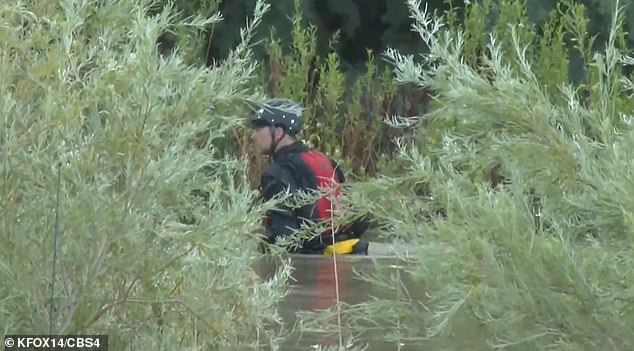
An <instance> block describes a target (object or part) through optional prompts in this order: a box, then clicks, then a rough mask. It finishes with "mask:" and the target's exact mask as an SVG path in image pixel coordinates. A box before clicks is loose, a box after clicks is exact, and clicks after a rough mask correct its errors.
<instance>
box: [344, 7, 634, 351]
mask: <svg viewBox="0 0 634 351" xmlns="http://www.w3.org/2000/svg"><path fill="white" fill-rule="evenodd" d="M525 5H526V4H525V2H523V1H516V0H506V1H499V2H496V3H495V4H494V3H493V2H492V1H484V2H475V1H474V2H471V5H469V6H468V10H467V15H466V16H465V17H464V18H463V19H458V18H457V17H456V16H453V15H452V13H451V12H448V13H445V14H444V15H441V14H437V15H436V16H431V15H430V13H429V12H427V11H425V10H422V9H421V4H420V1H417V0H409V1H408V6H409V7H410V11H411V15H412V19H413V20H414V24H413V29H414V30H416V32H417V33H418V34H420V36H421V38H422V39H423V40H424V41H425V43H426V44H427V45H428V47H429V52H428V53H427V54H424V55H422V62H417V61H415V60H414V57H413V56H405V55H400V54H399V53H398V52H397V51H395V50H388V51H387V53H386V56H387V58H388V59H389V60H390V62H392V63H393V64H394V67H395V74H396V79H397V81H398V82H399V83H408V84H416V85H418V86H420V87H423V88H427V89H431V90H432V91H433V93H434V104H433V106H432V110H431V111H430V113H429V114H427V115H426V116H424V119H422V122H421V124H420V127H419V133H417V134H418V135H417V140H416V141H415V142H412V143H406V142H402V143H401V147H400V148H399V149H400V151H401V157H400V159H402V160H406V161H407V162H408V165H409V171H408V172H407V174H404V175H402V176H400V177H391V178H387V177H386V178H385V179H379V180H378V181H371V182H367V183H364V184H362V183H358V184H356V186H357V187H358V192H357V194H356V195H355V196H357V197H361V196H365V197H366V199H367V202H366V207H367V208H368V209H370V210H372V211H373V212H374V213H375V214H376V215H377V217H378V218H379V219H380V220H381V221H382V222H384V223H385V224H386V227H387V228H389V230H387V231H386V232H385V233H383V235H384V236H385V237H386V238H389V240H391V241H394V242H396V243H399V242H404V243H407V245H406V248H407V250H408V252H409V255H405V254H403V258H404V259H406V262H407V267H408V268H407V269H406V270H405V272H406V273H402V274H403V275H404V276H403V279H405V278H407V279H408V280H413V281H414V282H415V284H413V285H412V286H416V287H424V291H425V293H424V294H423V293H422V292H421V291H415V290H410V291H408V290H407V289H405V288H404V287H403V284H400V283H399V280H398V279H396V280H395V279H394V276H393V275H392V274H393V271H392V270H385V269H380V270H379V273H376V274H374V275H372V276H369V277H366V279H369V280H371V281H373V282H374V283H375V284H376V285H377V286H380V287H383V289H388V290H389V291H391V292H389V293H390V294H392V296H400V297H401V298H400V299H399V300H396V301H390V300H389V299H379V300H377V301H373V302H369V303H367V304H364V305H361V306H353V308H350V309H349V310H348V311H347V312H346V313H347V314H348V316H347V320H348V321H349V322H350V323H351V325H353V326H354V325H357V324H356V323H361V322H368V321H370V322H371V323H372V325H378V326H380V329H381V330H383V332H382V335H385V337H386V338H388V337H389V338H392V337H393V338H394V340H395V341H396V340H401V341H402V340H405V341H406V342H407V341H411V342H423V341H426V342H427V343H429V346H428V347H430V349H434V347H433V345H435V346H437V347H444V348H455V347H458V346H459V345H462V346H465V349H470V350H473V349H479V348H478V347H479V346H474V345H481V349H491V348H496V349H509V350H542V349H557V350H588V349H601V350H629V349H631V348H632V347H633V346H634V336H633V334H632V332H631V325H632V324H633V323H634V319H632V315H633V314H632V312H633V310H632V308H633V307H634V303H633V302H634V293H633V291H632V289H631V287H630V286H629V285H628V283H627V282H630V281H633V280H634V273H633V271H632V269H631V267H632V265H633V264H634V261H633V259H632V255H631V251H632V248H633V245H632V243H633V241H632V239H633V236H632V234H633V233H634V221H633V220H632V219H633V218H634V217H632V213H634V207H633V204H634V203H633V202H632V200H631V199H632V198H633V197H634V185H633V184H634V183H633V182H632V180H633V179H632V172H631V168H632V160H633V159H634V154H633V153H632V150H634V149H633V146H634V145H633V144H632V143H633V140H634V125H633V124H632V122H631V119H632V115H633V110H634V103H633V102H632V99H631V98H632V95H631V92H632V88H634V86H633V85H632V76H629V77H628V76H626V75H625V74H624V73H623V72H624V67H625V66H626V65H631V64H634V59H632V58H631V57H628V56H626V53H627V52H626V50H627V48H626V46H625V42H624V41H623V31H622V15H623V9H622V8H621V7H619V3H618V2H617V7H616V8H615V11H614V14H615V16H614V19H613V22H612V25H611V28H610V33H609V40H608V42H607V45H606V47H605V50H604V51H602V52H592V51H590V50H591V46H592V45H590V43H589V41H590V40H591V39H590V38H589V37H588V36H586V35H585V34H586V27H585V26H586V24H587V19H586V18H585V17H584V9H583V6H581V5H578V4H575V3H573V2H571V1H562V2H561V3H560V5H559V6H558V7H557V9H555V10H554V11H553V13H552V14H551V17H550V20H549V21H548V22H547V23H545V24H544V25H543V26H542V27H541V28H537V27H536V26H535V25H531V24H530V23H529V22H528V20H527V19H526V13H525V10H524V9H525ZM491 6H492V7H494V8H495V9H496V10H497V11H498V13H499V17H498V19H497V21H493V20H492V17H491V16H488V15H486V14H487V11H488V9H489V8H490V7H491ZM489 20H491V21H489ZM484 28H488V34H487V35H481V33H487V30H484ZM571 49H574V50H579V51H580V52H581V56H582V57H583V58H584V59H585V60H586V61H585V67H584V69H585V72H587V74H586V75H585V77H584V78H583V80H582V81H581V82H580V83H579V84H573V82H572V80H571V79H570V78H569V76H568V73H567V68H568V67H569V64H568V60H569V55H570V50H571ZM492 169H495V170H496V172H494V173H495V174H494V175H495V176H496V177H499V178H500V180H499V181H497V182H492V181H491V180H492V179H491V178H495V177H492V176H491V170H492ZM421 189H423V190H425V191H421ZM360 194H365V195H360ZM370 194H371V195H370ZM369 196H370V197H369ZM388 311H389V312H388ZM387 330H389V331H387ZM483 341H486V342H487V343H488V346H487V347H485V346H484V345H482V344H481V343H482V342H483ZM477 342H480V344H477ZM466 345H468V347H467V346H466Z"/></svg>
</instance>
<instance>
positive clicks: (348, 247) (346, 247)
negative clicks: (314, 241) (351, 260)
mask: <svg viewBox="0 0 634 351" xmlns="http://www.w3.org/2000/svg"><path fill="white" fill-rule="evenodd" d="M358 242H359V239H348V240H344V241H340V242H337V243H335V244H334V245H328V246H326V249H324V256H332V255H333V253H336V254H338V255H347V254H351V253H352V251H353V248H354V245H356V244H357V243H358Z"/></svg>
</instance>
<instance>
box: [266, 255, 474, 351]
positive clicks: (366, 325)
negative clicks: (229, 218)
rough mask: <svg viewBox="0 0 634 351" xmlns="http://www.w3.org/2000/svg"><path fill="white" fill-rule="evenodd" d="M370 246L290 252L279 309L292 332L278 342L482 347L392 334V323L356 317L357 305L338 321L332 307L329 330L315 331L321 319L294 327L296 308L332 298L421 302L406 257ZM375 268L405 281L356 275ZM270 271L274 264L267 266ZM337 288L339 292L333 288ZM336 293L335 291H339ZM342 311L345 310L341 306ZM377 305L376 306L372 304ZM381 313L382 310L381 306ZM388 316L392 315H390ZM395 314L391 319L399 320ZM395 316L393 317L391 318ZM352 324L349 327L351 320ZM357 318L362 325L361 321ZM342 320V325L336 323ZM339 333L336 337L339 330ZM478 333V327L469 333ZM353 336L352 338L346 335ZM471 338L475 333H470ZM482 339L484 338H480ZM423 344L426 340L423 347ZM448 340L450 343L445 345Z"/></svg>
mask: <svg viewBox="0 0 634 351" xmlns="http://www.w3.org/2000/svg"><path fill="white" fill-rule="evenodd" d="M373 244H374V245H373V246H371V250H370V255H369V256H340V257H337V259H336V261H333V258H332V257H326V256H308V255H298V256H292V257H291V264H292V266H293V269H294V271H293V274H292V277H293V280H292V284H291V288H290V290H289V292H288V295H287V296H286V298H285V299H284V301H283V303H282V304H281V306H280V315H281V316H282V317H283V318H284V320H285V323H286V326H287V327H288V328H293V326H295V328H294V330H295V331H294V332H293V334H292V335H291V336H290V337H289V338H287V341H286V342H285V344H284V345H283V347H282V348H281V351H291V350H293V351H294V350H317V349H318V346H317V345H322V347H324V346H337V345H340V342H341V343H343V344H344V345H345V344H347V343H348V342H349V341H352V344H353V345H354V346H355V347H360V348H362V349H363V350H367V351H374V350H377V351H379V350H380V351H390V350H395V351H409V350H421V349H422V350H449V349H451V350H486V349H487V348H484V347H483V344H482V343H478V344H480V345H478V347H474V346H475V344H473V343H471V342H468V343H464V342H460V343H454V342H452V341H451V339H452V338H451V336H449V337H448V338H445V340H444V341H443V342H441V343H440V344H438V342H437V341H436V340H434V344H433V345H436V346H435V347H433V348H429V346H430V345H432V343H431V342H429V341H427V342H425V343H423V341H422V340H416V341H413V340H411V338H410V339H408V340H402V339H401V340H398V339H399V338H398V337H397V336H396V335H395V328H394V327H393V325H392V326H389V327H388V328H383V327H382V326H381V325H373V324H372V323H371V322H370V321H369V320H368V319H364V318H363V316H361V318H359V314H362V312H359V311H357V313H356V314H348V313H345V312H344V313H342V315H341V316H342V317H341V318H340V322H339V321H338V318H337V317H336V314H335V313H332V314H331V315H330V316H329V317H331V318H332V319H331V321H332V323H331V324H329V325H330V327H329V330H326V331H318V329H323V328H324V326H325V325H326V324H327V323H325V322H324V321H321V322H316V323H313V324H312V325H307V324H302V325H304V327H303V328H298V327H297V322H298V317H297V315H298V313H304V312H306V311H308V312H315V311H319V310H323V309H327V308H333V309H335V308H336V301H337V300H338V301H340V302H342V303H344V304H349V305H348V306H350V305H357V306H358V304H362V303H364V302H368V301H371V300H373V299H374V298H377V299H388V300H393V301H402V303H405V304H407V305H406V308H407V306H411V307H414V306H417V307H418V308H419V309H420V308H421V304H422V303H423V302H424V301H425V299H426V298H427V295H426V292H425V289H424V288H423V287H421V286H416V285H415V284H414V282H411V281H410V282H408V281H407V279H405V278H406V276H407V274H406V273H405V271H404V269H403V268H404V265H405V264H406V263H405V261H403V260H399V259H398V258H396V257H395V256H394V255H391V254H390V249H389V247H388V246H385V245H381V244H375V243H373ZM335 262H336V266H337V270H336V272H337V279H336V280H335V270H334V266H335ZM377 269H381V270H383V272H385V273H388V274H387V275H392V276H393V277H396V278H397V279H398V280H402V281H403V287H402V289H397V286H398V284H396V283H394V284H392V286H390V283H389V281H388V282H387V284H385V285H384V286H383V287H379V286H376V285H375V284H371V283H370V282H368V281H367V280H364V279H362V278H360V277H359V273H361V275H364V274H365V275H371V274H372V273H373V272H375V271H376V270H377ZM267 271H268V272H269V273H270V272H271V271H272V270H271V269H270V268H269V269H267ZM337 291H338V292H339V294H337ZM337 295H339V296H337ZM344 311H345V310H344ZM375 311H376V310H375ZM390 311H393V310H390V309H386V311H385V313H390ZM379 313H382V312H379ZM388 319H390V318H388ZM397 319H398V318H397V316H394V318H393V319H392V320H393V321H395V320H397ZM395 323H396V322H394V323H392V324H395ZM351 324H352V325H356V327H355V328H350V327H349V326H350V325H351ZM360 324H361V325H363V327H360ZM339 325H341V329H340V328H339V327H338V326H339ZM416 328H417V326H412V325H409V328H408V330H409V335H410V336H412V331H413V330H414V334H416V335H414V336H416V337H422V336H423V335H424V330H423V326H420V329H419V331H418V332H417V331H416V330H417V329H416ZM340 331H341V336H342V339H341V341H340V337H339V334H340ZM473 336H474V337H475V338H476V339H477V333H476V334H475V335H473ZM351 337H352V338H353V339H352V340H350V338H351ZM472 340H473V339H472ZM447 341H449V343H447ZM480 341H482V340H480ZM423 345H426V346H425V347H423ZM449 345H451V346H449Z"/></svg>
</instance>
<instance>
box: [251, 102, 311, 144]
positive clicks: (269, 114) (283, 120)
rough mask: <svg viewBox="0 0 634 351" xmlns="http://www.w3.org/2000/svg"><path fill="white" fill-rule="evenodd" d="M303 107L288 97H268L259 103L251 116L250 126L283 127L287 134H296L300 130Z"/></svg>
mask: <svg viewBox="0 0 634 351" xmlns="http://www.w3.org/2000/svg"><path fill="white" fill-rule="evenodd" d="M303 110H304V108H303V107H302V106H301V105H300V104H299V103H297V102H295V101H293V100H289V99H270V100H267V101H266V102H264V103H263V104H259V105H258V106H257V108H256V109H255V114H254V115H253V116H252V117H251V119H250V122H251V126H252V127H254V128H256V127H266V126H271V127H283V128H284V130H285V131H286V133H287V134H290V135H296V134H297V133H299V132H300V131H301V130H302V114H303Z"/></svg>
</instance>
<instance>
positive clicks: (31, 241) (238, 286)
mask: <svg viewBox="0 0 634 351" xmlns="http://www.w3.org/2000/svg"><path fill="white" fill-rule="evenodd" d="M150 3H151V2H150V1H107V2H100V3H95V2H88V1H64V2H62V3H60V4H59V6H58V4H57V3H54V2H42V1H32V2H15V3H4V4H3V5H1V7H0V18H1V21H2V25H1V26H0V91H2V92H3V96H2V100H1V101H0V111H1V116H2V117H1V118H0V135H2V149H1V150H2V151H1V155H2V157H1V160H2V161H0V162H1V163H0V164H1V167H0V170H1V171H0V173H1V174H2V184H1V186H0V189H1V190H0V192H1V195H0V198H1V199H2V205H1V206H2V209H1V212H2V217H1V219H0V222H1V224H0V227H1V228H2V230H1V232H0V235H1V236H0V238H1V239H0V240H1V244H0V279H1V280H2V284H0V296H1V301H2V302H1V303H0V330H2V331H3V332H4V334H11V333H48V332H51V333H55V334H58V333H59V334H63V333H98V334H109V335H110V349H111V350H124V349H133V350H159V349H168V350H174V349H179V348H181V347H187V348H195V347H197V345H198V347H199V346H200V345H208V346H209V347H211V348H212V349H221V350H230V349H235V348H240V347H241V348H247V347H249V346H252V345H258V344H264V345H266V344H270V343H274V342H275V339H276V337H277V334H276V333H275V330H278V329H279V323H278V322H279V320H278V317H277V315H276V309H275V308H276V307H275V304H276V302H277V301H279V299H280V298H282V297H283V292H284V291H285V289H284V285H285V281H286V280H285V279H284V277H286V276H287V270H286V268H284V266H282V269H283V270H282V271H280V275H279V276H275V278H276V280H274V281H272V283H268V284H262V283H261V282H259V279H258V278H257V276H256V272H255V271H254V270H253V262H254V260H255V259H256V258H257V256H256V255H254V253H257V243H256V240H255V235H256V234H257V231H258V230H259V226H260V222H259V213H261V209H260V208H259V207H254V206H253V205H252V203H253V201H254V194H253V192H252V191H251V189H250V188H249V186H248V183H246V182H245V181H244V180H245V179H246V163H245V162H244V161H243V160H240V159H236V158H235V157H231V156H229V155H223V154H222V153H219V152H218V150H219V149H220V147H221V146H222V138H223V137H224V136H225V134H227V133H229V132H230V131H231V130H233V129H235V128H236V127H237V126H239V125H241V123H242V122H241V121H240V120H239V119H236V118H234V116H235V114H236V112H235V107H234V106H235V105H236V104H242V103H244V101H246V100H251V99H253V100H258V99H260V98H261V96H258V95H254V94H253V93H252V91H251V89H249V86H250V84H251V82H252V79H253V77H254V76H255V74H256V65H255V64H254V63H253V59H252V57H251V50H250V44H251V42H250V40H251V36H252V33H253V28H254V27H255V26H257V25H258V24H259V21H260V19H261V18H262V16H263V15H264V13H265V12H266V10H267V9H268V6H266V5H265V4H263V3H262V2H258V3H257V5H256V6H255V8H254V13H253V15H252V16H251V19H250V22H249V26H248V27H247V28H246V29H245V30H244V39H245V40H244V41H243V42H242V43H241V44H240V45H238V46H237V47H236V48H235V49H234V50H233V52H232V53H231V55H230V56H229V59H227V60H225V61H224V62H223V63H222V64H220V65H218V66H216V67H213V68H206V67H197V66H190V65H187V64H185V63H184V62H183V58H182V55H183V52H187V49H186V48H185V49H183V51H182V52H175V53H174V54H171V55H168V56H158V55H157V52H156V47H155V43H156V42H157V39H158V38H159V36H160V35H161V34H162V33H163V32H165V31H169V30H172V31H176V30H179V31H188V32H193V31H195V30H196V29H197V28H203V27H205V26H206V25H208V24H210V23H213V22H216V21H218V20H219V19H220V18H219V17H218V16H215V17H210V18H206V17H198V18H192V19H190V20H187V21H177V20H175V17H174V12H173V9H171V8H165V9H163V10H162V11H160V12H158V13H156V14H155V15H154V16H152V17H150V16H146V11H147V9H149V6H150ZM183 43H185V41H183ZM58 173H59V175H58ZM58 177H59V178H58ZM196 190H203V191H207V192H209V193H211V194H213V196H210V197H209V199H208V201H207V202H203V201H201V199H200V197H197V196H193V195H191V194H192V193H193V192H194V191H196ZM56 194H59V195H56ZM57 196H59V199H58V198H57ZM183 217H189V218H193V219H195V221H194V223H192V224H184V223H183V221H182V220H181V219H182V218H183ZM52 277H54V278H55V279H52ZM278 278H279V279H278ZM49 318H50V319H49ZM253 348H254V349H257V347H255V346H253Z"/></svg>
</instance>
